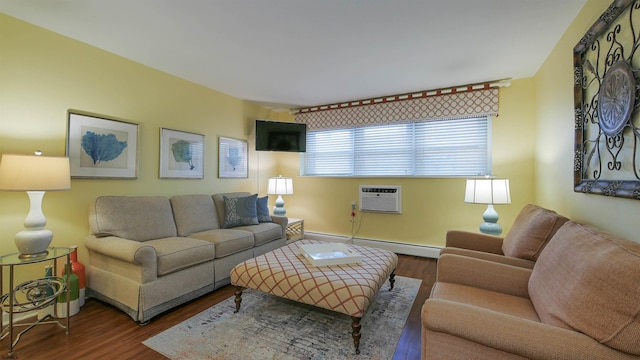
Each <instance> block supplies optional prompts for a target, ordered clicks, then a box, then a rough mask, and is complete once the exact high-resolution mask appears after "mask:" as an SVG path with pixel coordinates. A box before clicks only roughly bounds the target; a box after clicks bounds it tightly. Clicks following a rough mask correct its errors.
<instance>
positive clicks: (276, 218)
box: [271, 215, 289, 239]
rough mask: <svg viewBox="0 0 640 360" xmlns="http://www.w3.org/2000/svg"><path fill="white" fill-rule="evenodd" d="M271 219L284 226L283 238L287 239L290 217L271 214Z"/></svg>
mask: <svg viewBox="0 0 640 360" xmlns="http://www.w3.org/2000/svg"><path fill="white" fill-rule="evenodd" d="M271 220H272V221H273V222H274V223H276V224H279V225H280V226H282V238H283V239H286V238H287V224H289V218H288V217H286V216H280V215H271Z"/></svg>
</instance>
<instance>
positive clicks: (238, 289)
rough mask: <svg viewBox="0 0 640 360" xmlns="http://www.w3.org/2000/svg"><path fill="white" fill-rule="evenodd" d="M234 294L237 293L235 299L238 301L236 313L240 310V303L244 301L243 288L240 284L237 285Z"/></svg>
mask: <svg viewBox="0 0 640 360" xmlns="http://www.w3.org/2000/svg"><path fill="white" fill-rule="evenodd" d="M234 294H235V295H236V299H235V300H234V301H235V302H236V311H234V312H233V313H234V314H235V313H237V312H238V311H240V304H241V303H242V288H241V287H240V286H236V291H235V292H234Z"/></svg>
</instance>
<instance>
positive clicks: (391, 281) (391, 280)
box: [389, 270, 396, 291]
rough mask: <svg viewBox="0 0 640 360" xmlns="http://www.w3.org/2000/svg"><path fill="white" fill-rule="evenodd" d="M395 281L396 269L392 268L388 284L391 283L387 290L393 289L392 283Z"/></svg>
mask: <svg viewBox="0 0 640 360" xmlns="http://www.w3.org/2000/svg"><path fill="white" fill-rule="evenodd" d="M395 283H396V271H395V270H393V271H392V272H391V275H389V285H391V287H390V288H389V291H391V290H393V285H394V284H395Z"/></svg>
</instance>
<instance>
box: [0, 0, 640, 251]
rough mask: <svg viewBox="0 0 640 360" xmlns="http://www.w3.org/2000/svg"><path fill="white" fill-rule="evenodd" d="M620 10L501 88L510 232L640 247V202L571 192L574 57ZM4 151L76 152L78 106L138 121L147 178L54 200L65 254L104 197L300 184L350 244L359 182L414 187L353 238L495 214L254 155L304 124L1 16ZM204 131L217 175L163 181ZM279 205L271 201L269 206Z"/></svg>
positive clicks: (303, 196)
mask: <svg viewBox="0 0 640 360" xmlns="http://www.w3.org/2000/svg"><path fill="white" fill-rule="evenodd" d="M608 3H609V2H608V1H604V2H603V1H600V0H591V1H589V2H588V3H587V4H586V5H585V7H584V9H583V10H582V12H581V13H580V14H579V16H578V17H577V18H576V19H575V20H574V22H573V24H572V25H571V26H570V27H569V29H568V30H567V32H566V33H565V34H564V35H563V37H562V39H561V40H560V41H559V43H558V45H557V46H556V48H555V49H554V51H553V53H552V54H551V55H550V56H549V58H548V59H547V61H546V62H545V64H544V65H543V67H542V68H541V69H540V71H539V73H538V74H536V76H535V77H533V78H528V79H520V80H514V81H513V82H512V84H511V86H510V87H506V88H502V89H501V90H500V116H499V117H498V118H496V119H494V121H493V132H492V137H493V170H494V174H495V175H496V176H498V177H504V178H508V179H510V181H511V194H512V204H510V205H500V206H496V209H497V211H498V212H499V213H500V223H501V224H502V225H503V227H504V229H505V232H506V231H508V230H509V226H510V224H511V223H512V222H513V220H514V219H515V216H516V215H517V213H518V212H519V210H520V209H521V208H522V206H524V205H525V204H527V203H537V204H540V205H542V206H545V207H548V208H551V209H555V210H557V211H558V212H560V213H562V214H565V215H567V216H569V217H572V218H575V219H578V220H582V221H586V222H590V223H593V224H595V225H598V226H600V227H602V228H604V229H607V230H610V231H613V232H616V233H620V234H622V235H625V236H627V237H630V238H633V237H634V235H635V234H634V233H633V226H632V224H633V222H632V221H633V219H632V218H631V217H632V216H634V214H635V211H637V210H638V206H639V204H640V203H639V202H637V201H634V200H628V199H612V198H606V197H603V196H596V195H584V194H576V193H574V192H573V182H572V179H573V177H572V176H573V175H572V168H573V112H572V103H573V89H572V81H573V78H572V76H573V75H572V48H573V46H574V45H575V43H576V42H577V41H578V40H579V39H580V37H581V36H582V35H583V34H584V32H585V31H586V30H587V29H588V28H589V26H591V24H592V23H593V22H594V21H595V19H596V18H597V17H598V16H599V15H600V14H601V13H602V12H603V11H604V9H605V8H606V7H607V6H608ZM0 33H1V34H2V36H1V37H0V153H30V152H32V151H33V150H35V149H40V150H43V151H44V152H45V154H48V155H59V156H61V155H64V154H65V136H66V122H67V111H68V109H78V110H83V111H90V112H93V113H98V114H103V115H107V116H112V117H116V118H119V119H124V120H128V121H132V122H137V123H139V124H140V129H139V131H140V139H139V140H140V142H139V143H140V151H139V170H138V179H137V180H97V179H73V180H72V190H70V191H64V192H50V193H47V195H46V196H45V199H44V211H45V214H46V215H47V219H48V222H49V225H48V228H50V229H51V230H53V231H54V234H55V237H54V243H53V245H56V246H68V245H72V244H78V245H80V250H79V251H80V260H81V261H82V260H85V261H86V259H87V256H86V255H87V254H86V249H84V247H83V246H82V242H83V239H84V237H85V236H86V234H87V233H88V225H87V206H88V204H89V202H90V201H91V200H92V199H94V198H95V197H96V196H99V195H113V194H124V195H133V194H136V195H152V194H154V195H155V194H157V195H173V194H184V193H212V192H222V191H234V190H243V191H252V192H258V193H260V194H264V193H265V192H266V191H265V190H266V183H267V178H268V177H271V176H275V175H277V174H282V175H284V176H291V177H294V187H295V194H294V195H291V196H286V197H285V201H286V208H287V215H288V216H291V217H300V218H304V219H305V229H306V230H307V231H315V232H322V233H328V234H337V235H344V236H349V235H350V234H351V223H350V221H349V214H350V211H351V201H352V200H357V198H358V185H360V184H373V185H385V184H393V185H396V184H397V185H402V191H403V213H402V214H401V215H386V214H372V213H365V214H358V215H357V217H356V225H355V236H357V237H362V238H371V239H382V240H389V241H398V242H403V243H412V244H423V245H434V246H442V245H443V242H444V234H445V233H446V231H447V230H449V229H463V230H471V231H476V230H477V227H478V226H479V224H480V222H481V215H482V212H483V211H484V209H485V207H484V206H483V205H472V204H465V203H464V202H463V194H464V179H462V178H452V179H430V178H422V179H404V178H395V179H393V178H348V179H343V178H315V177H300V176H298V174H299V164H300V158H299V155H298V154H290V153H280V154H275V153H268V152H259V153H257V152H255V151H252V150H251V149H252V148H253V131H254V129H253V125H254V120H255V119H258V118H262V119H271V120H283V121H292V120H293V117H292V116H291V115H288V114H286V113H274V112H271V111H269V110H266V109H264V108H262V107H260V106H258V105H255V104H252V103H250V102H247V101H242V100H239V99H237V98H234V97H231V96H228V95H225V94H222V93H219V92H216V91H213V90H210V89H206V88H204V87H201V86H199V85H196V84H193V83H191V82H188V81H184V80H181V79H178V78H176V77H173V76H170V75H168V74H165V73H162V72H159V71H157V70H154V69H151V68H148V67H145V66H142V65H140V64H138V63H135V62H132V61H129V60H126V59H123V58H121V57H118V56H115V55H113V54H110V53H108V52H105V51H102V50H99V49H96V48H94V47H91V46H88V45H86V44H83V43H80V42H77V41H74V40H71V39H68V38H65V37H62V36H60V35H57V34H55V33H52V32H50V31H47V30H44V29H41V28H38V27H35V26H32V25H29V24H27V23H24V22H22V21H19V20H17V19H14V18H11V17H8V16H5V15H2V14H0ZM160 127H167V128H172V129H177V130H185V131H192V132H197V133H202V134H205V136H206V138H205V141H206V155H205V161H206V163H205V179H203V180H167V179H159V178H158V148H159V129H160ZM218 136H228V137H234V138H243V139H247V140H248V141H249V149H250V153H249V164H250V166H249V178H248V179H233V180H230V179H218V178H217V137H218ZM271 203H272V204H273V199H272V200H271ZM28 207H29V204H28V200H27V196H26V194H24V193H10V192H0V239H2V241H0V253H8V252H13V251H15V245H14V244H13V236H14V234H15V233H16V232H18V231H20V230H21V228H22V221H23V220H24V217H25V215H26V213H27V211H28Z"/></svg>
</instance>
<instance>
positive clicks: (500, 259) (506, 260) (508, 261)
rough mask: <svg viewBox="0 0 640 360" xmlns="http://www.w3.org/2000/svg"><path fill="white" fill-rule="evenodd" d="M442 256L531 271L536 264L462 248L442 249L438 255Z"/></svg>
mask: <svg viewBox="0 0 640 360" xmlns="http://www.w3.org/2000/svg"><path fill="white" fill-rule="evenodd" d="M444 254H455V255H462V256H469V257H473V258H476V259H484V260H489V261H494V262H499V263H501V264H506V265H512V266H519V267H523V268H526V269H533V266H534V265H535V264H536V262H535V261H532V260H527V259H520V258H515V257H511V256H506V255H498V254H493V253H488V252H484V251H477V250H469V249H463V248H457V247H446V248H443V249H442V250H440V255H441V256H442V255H444Z"/></svg>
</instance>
